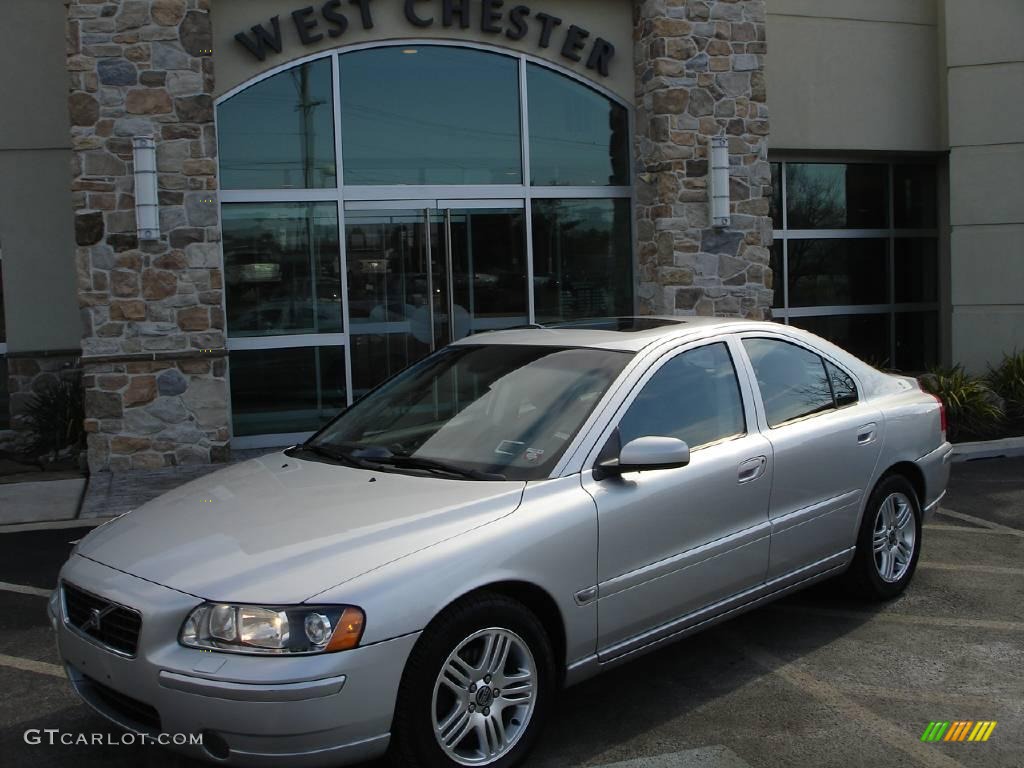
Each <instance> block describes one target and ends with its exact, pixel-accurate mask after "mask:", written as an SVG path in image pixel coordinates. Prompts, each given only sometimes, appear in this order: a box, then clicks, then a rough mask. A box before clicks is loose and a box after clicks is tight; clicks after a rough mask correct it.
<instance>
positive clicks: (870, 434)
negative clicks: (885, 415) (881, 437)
mask: <svg viewBox="0 0 1024 768" xmlns="http://www.w3.org/2000/svg"><path fill="white" fill-rule="evenodd" d="M875 427H876V425H874V424H865V425H864V426H863V427H858V428H857V443H858V445H869V444H871V443H873V442H875Z"/></svg>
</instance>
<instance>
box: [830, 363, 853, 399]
mask: <svg viewBox="0 0 1024 768" xmlns="http://www.w3.org/2000/svg"><path fill="white" fill-rule="evenodd" d="M825 370H827V371H828V380H829V381H830V382H831V383H832V394H833V395H835V398H836V405H837V406H838V407H839V408H845V407H846V406H848V405H853V404H854V403H856V402H857V384H856V383H855V382H854V381H853V378H851V376H850V374H848V373H847V372H846V371H844V370H842V369H841V368H837V367H836V366H834V365H832V363H830V362H829V361H828V360H826V361H825Z"/></svg>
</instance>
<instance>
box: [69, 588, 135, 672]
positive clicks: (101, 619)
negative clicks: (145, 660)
mask: <svg viewBox="0 0 1024 768" xmlns="http://www.w3.org/2000/svg"><path fill="white" fill-rule="evenodd" d="M63 591H64V611H65V615H66V617H67V622H68V624H69V625H70V626H71V627H72V628H74V629H76V630H78V632H80V633H81V634H84V635H86V636H88V637H90V638H92V639H94V640H95V641H96V642H98V643H99V644H100V645H105V646H106V647H107V648H110V649H111V650H114V651H117V652H118V653H123V654H125V655H127V656H134V655H135V651H136V650H137V649H138V646H139V630H140V629H141V628H142V616H141V615H140V614H139V612H138V611H136V610H133V609H131V608H126V607H124V606H123V605H118V604H117V603H112V602H110V601H109V600H104V599H103V598H102V597H97V596H96V595H91V594H89V593H88V592H84V591H82V590H81V589H79V588H78V587H75V586H72V585H71V584H67V583H65V584H64V585H63Z"/></svg>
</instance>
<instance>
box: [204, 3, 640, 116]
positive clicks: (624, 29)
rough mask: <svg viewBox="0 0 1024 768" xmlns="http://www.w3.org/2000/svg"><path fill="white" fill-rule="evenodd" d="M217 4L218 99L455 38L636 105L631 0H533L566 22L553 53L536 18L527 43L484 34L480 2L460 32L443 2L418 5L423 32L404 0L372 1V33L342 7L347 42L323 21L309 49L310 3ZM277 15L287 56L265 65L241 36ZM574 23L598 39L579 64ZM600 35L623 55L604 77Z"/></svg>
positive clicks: (554, 38) (214, 10) (214, 6)
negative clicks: (592, 60)
mask: <svg viewBox="0 0 1024 768" xmlns="http://www.w3.org/2000/svg"><path fill="white" fill-rule="evenodd" d="M211 5H212V11H211V14H212V15H211V18H212V20H213V33H214V56H215V59H216V63H217V64H216V67H217V70H216V72H217V82H216V90H217V94H218V95H220V94H223V93H225V92H227V91H230V90H231V89H233V88H235V87H236V86H238V85H240V84H242V83H245V82H246V81H247V80H250V79H251V78H253V77H255V76H256V75H258V74H260V73H261V72H265V71H266V70H268V69H272V68H274V67H277V66H280V65H281V64H284V63H287V62H288V61H290V60H292V59H297V58H301V57H303V56H307V55H309V54H312V53H315V52H317V51H323V50H329V49H332V48H343V47H345V46H351V45H358V44H362V43H368V42H375V41H382V40H409V39H429V40H432V39H450V40H468V41H473V42H484V43H487V44H488V45H494V46H499V47H505V48H508V49H510V50H514V51H520V52H524V53H529V54H532V55H534V56H538V57H540V58H543V59H547V60H548V61H552V62H555V63H557V64H558V65H560V66H562V67H565V68H567V69H570V70H572V71H574V72H577V73H578V74H580V75H582V76H584V77H586V78H588V79H591V80H593V81H594V82H597V83H599V84H600V85H602V86H603V87H605V88H607V89H609V90H610V91H612V92H613V93H615V94H617V95H618V96H620V97H621V98H623V99H625V100H627V101H629V102H630V103H632V101H633V98H634V91H635V87H634V82H633V8H632V3H631V2H630V0H534V2H531V3H529V7H530V8H531V10H532V11H533V12H534V13H538V12H545V13H548V14H550V15H552V16H556V17H558V18H561V19H562V20H563V23H562V25H561V26H560V27H558V28H556V30H555V32H554V34H553V35H552V38H551V45H550V47H548V48H541V47H540V46H539V45H538V43H537V39H538V33H539V23H538V22H537V21H536V20H533V19H531V20H530V32H529V33H528V34H527V36H526V37H525V38H524V39H522V40H520V41H513V40H510V39H509V38H508V37H506V36H505V35H495V34H488V33H484V32H481V30H480V17H479V10H480V3H479V2H471V3H469V4H468V5H469V7H470V8H471V9H472V23H471V25H470V27H469V28H468V29H461V28H460V27H459V26H458V25H455V26H452V27H444V26H442V25H441V2H440V0H432V1H427V0H424V1H423V2H417V3H416V12H417V13H418V14H419V15H420V16H421V17H423V18H429V17H434V18H435V22H434V24H433V25H432V26H430V27H423V28H420V27H416V26H413V25H412V24H411V23H410V22H409V21H408V20H407V19H406V17H405V12H404V2H403V0H374V2H372V3H371V4H370V8H371V9H372V13H373V22H374V27H373V29H372V30H364V29H363V26H362V24H361V23H360V16H359V11H358V9H357V8H356V7H354V6H352V5H350V4H349V3H348V2H345V3H343V4H342V6H341V8H340V10H341V11H342V12H343V13H344V14H345V16H346V17H347V18H348V20H349V27H348V30H347V31H346V32H345V33H344V34H343V35H342V36H341V37H339V38H332V37H330V36H329V35H328V34H326V32H327V30H328V28H329V27H328V25H326V24H325V23H324V22H323V21H322V19H320V23H319V29H318V30H317V31H318V32H319V33H323V34H324V38H323V40H321V41H320V42H318V43H314V44H312V45H302V43H301V41H300V39H299V36H298V32H297V31H296V28H295V24H294V22H293V21H292V17H291V12H292V11H294V10H296V9H298V8H302V7H304V6H305V5H307V4H306V3H304V2H302V0H213V2H212V3H211ZM320 5H322V4H321V3H317V4H315V7H316V8H319V7H320ZM514 5H516V4H515V3H510V2H506V3H505V5H504V7H503V8H502V11H503V13H505V14H506V18H507V13H508V11H509V9H510V8H512V7H513V6H514ZM273 16H280V23H281V33H282V38H283V42H284V46H283V51H282V53H281V54H276V53H274V52H273V51H270V55H269V56H267V58H266V60H265V61H262V62H261V61H259V60H258V59H256V58H255V57H254V56H253V55H252V54H251V53H250V52H249V51H248V50H247V49H245V48H244V47H243V46H242V45H241V44H239V43H238V42H237V41H236V40H235V39H234V37H235V34H236V33H238V32H242V31H245V32H249V30H250V29H251V27H252V26H253V25H254V24H263V25H264V26H265V27H266V28H268V29H269V28H270V25H269V20H270V18H271V17H273ZM317 18H318V19H319V18H320V17H317ZM570 24H575V25H577V26H580V27H583V28H584V29H586V30H588V31H589V32H590V34H591V37H590V38H589V39H588V40H587V43H588V47H587V49H586V50H585V51H584V53H583V61H582V62H580V63H579V64H574V63H573V62H571V61H569V60H568V59H565V58H563V57H562V56H561V48H562V42H563V40H564V36H565V30H567V29H568V27H569V25H570ZM597 37H603V38H604V39H606V40H608V41H609V42H611V43H612V44H613V45H615V49H616V53H615V57H614V58H613V59H612V62H611V67H610V73H609V76H608V77H601V76H600V75H597V74H595V72H594V71H593V70H589V69H587V67H586V58H587V55H588V54H589V51H590V48H589V43H592V42H593V40H594V39H595V38H597ZM443 86H444V84H443V83H439V84H438V87H443Z"/></svg>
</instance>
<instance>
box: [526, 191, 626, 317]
mask: <svg viewBox="0 0 1024 768" xmlns="http://www.w3.org/2000/svg"><path fill="white" fill-rule="evenodd" d="M630 216H631V208H630V201H629V199H628V198H622V199H616V200H534V201H533V271H534V278H533V279H534V295H535V310H536V319H537V322H538V323H550V322H557V321H559V320H572V319H576V318H584V317H608V316H613V315H632V314H633V269H632V264H633V260H632V251H631V248H630V238H631V225H630Z"/></svg>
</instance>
